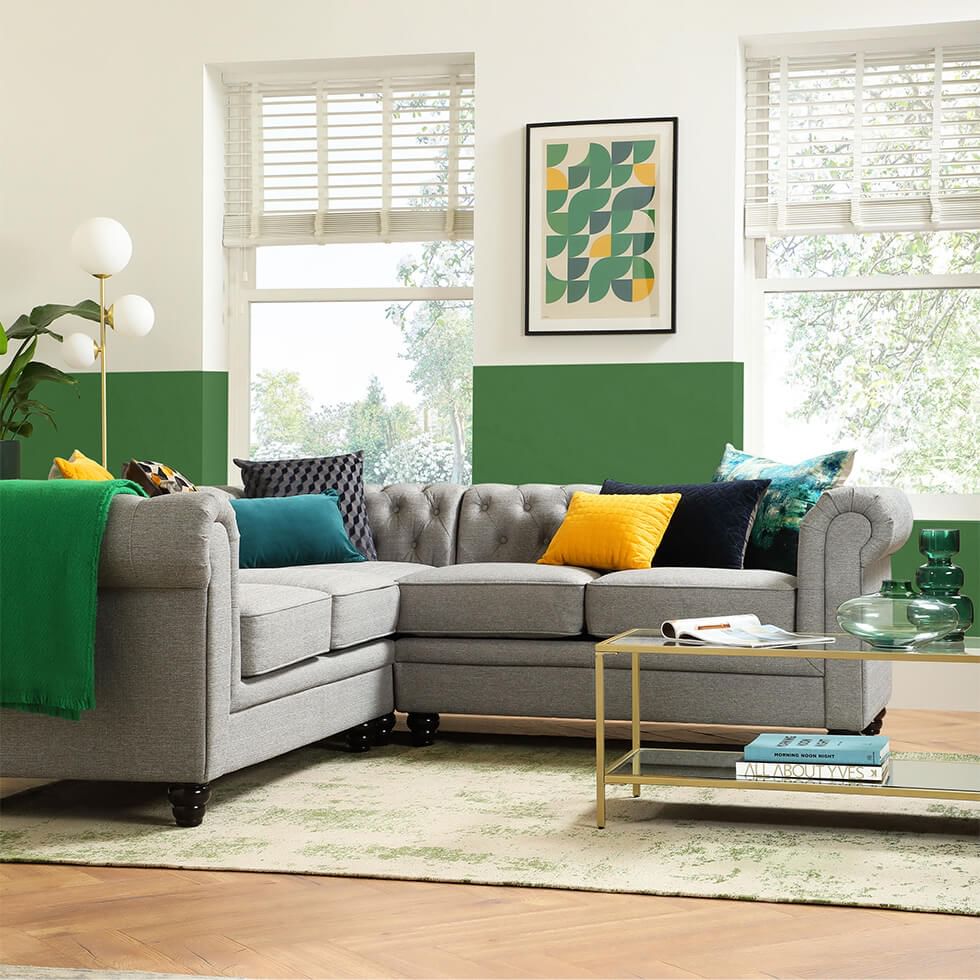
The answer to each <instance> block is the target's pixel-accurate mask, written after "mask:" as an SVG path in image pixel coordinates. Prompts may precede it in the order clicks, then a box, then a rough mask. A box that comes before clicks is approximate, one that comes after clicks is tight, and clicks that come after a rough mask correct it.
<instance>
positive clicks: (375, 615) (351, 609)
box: [239, 561, 428, 653]
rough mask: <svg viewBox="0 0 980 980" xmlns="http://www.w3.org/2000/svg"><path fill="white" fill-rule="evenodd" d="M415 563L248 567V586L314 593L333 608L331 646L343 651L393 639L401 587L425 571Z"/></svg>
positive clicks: (244, 575)
mask: <svg viewBox="0 0 980 980" xmlns="http://www.w3.org/2000/svg"><path fill="white" fill-rule="evenodd" d="M427 567H428V566H426V565H416V564H414V563H412V562H387V561H372V562H362V563H354V564H349V565H347V564H344V565H297V566H294V567H288V568H243V569H242V570H241V571H240V572H239V577H240V581H241V582H242V583H245V584H251V583H263V584H267V585H282V586H294V587H299V588H302V589H310V590H313V591H315V592H317V593H319V594H320V595H321V596H324V597H325V598H326V599H327V601H328V602H329V603H330V612H331V617H330V623H331V625H330V645H329V647H324V648H323V649H322V650H318V651H316V652H317V653H323V652H325V651H326V650H327V649H329V650H341V649H343V648H345V647H351V646H355V645H356V644H358V643H366V642H367V641H368V640H377V639H381V638H382V637H385V636H390V635H391V634H392V633H394V632H395V626H396V624H397V621H398V604H399V594H398V583H399V582H401V581H403V580H405V578H406V577H411V576H413V575H416V574H419V573H421V572H424V571H425V569H426V568H427Z"/></svg>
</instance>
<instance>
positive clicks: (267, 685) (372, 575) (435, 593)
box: [0, 484, 912, 826]
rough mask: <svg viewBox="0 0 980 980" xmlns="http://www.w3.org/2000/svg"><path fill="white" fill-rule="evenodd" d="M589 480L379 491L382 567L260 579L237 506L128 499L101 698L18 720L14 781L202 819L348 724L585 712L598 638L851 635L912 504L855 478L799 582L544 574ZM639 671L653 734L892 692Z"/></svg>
mask: <svg viewBox="0 0 980 980" xmlns="http://www.w3.org/2000/svg"><path fill="white" fill-rule="evenodd" d="M227 489H229V490H231V492H232V493H234V492H236V491H234V490H233V488H227ZM575 490H587V491H592V492H596V491H597V490H598V488H597V487H593V486H584V485H581V486H553V485H542V484H535V485H525V486H510V485H502V484H481V485H476V486H471V487H464V486H455V485H448V484H437V485H430V486H422V485H408V484H400V485H395V486H389V487H383V488H382V487H369V488H368V491H367V505H368V515H369V519H370V524H371V528H372V531H373V534H374V538H375V542H376V545H377V551H378V558H379V560H378V561H376V562H364V563H362V564H353V565H351V564H348V565H314V566H303V567H292V568H274V569H244V570H239V568H238V529H237V526H236V523H235V517H234V512H233V510H232V508H231V506H230V504H229V502H228V499H227V494H226V493H225V492H223V491H220V490H217V489H210V490H208V491H207V492H202V493H198V494H179V495H175V496H169V497H158V498H153V499H142V498H137V497H130V496H120V497H117V498H116V499H115V500H114V501H113V503H112V507H111V510H110V515H109V522H108V526H107V529H106V534H105V538H104V541H103V548H102V559H101V569H100V592H99V611H98V624H97V640H96V663H95V676H96V704H97V707H96V708H95V710H93V711H91V712H88V713H86V714H85V715H84V716H83V718H82V720H81V721H78V722H72V721H65V720H62V719H56V718H48V717H43V716H40V715H29V714H20V713H18V712H12V711H4V712H2V753H0V765H2V774H3V775H5V776H25V777H33V778H49V779H112V780H141V781H153V782H162V783H167V784H169V798H170V802H171V804H172V807H173V812H174V816H175V819H176V820H177V823H178V824H181V825H184V826H195V825H197V824H199V823H200V822H201V820H202V819H203V817H204V813H205V808H206V805H207V802H208V798H209V795H210V789H209V787H208V783H209V782H210V781H211V780H213V779H215V778H216V777H218V776H221V775H222V774H224V773H227V772H231V771H234V770H236V769H240V768H242V767H244V766H248V765H252V764H254V763H257V762H261V761H263V760H265V759H268V758H271V757H273V756H276V755H279V754H280V753H283V752H288V751H290V750H291V749H295V748H298V747H299V746H302V745H306V744H309V743H311V742H316V741H319V740H322V739H326V738H328V737H330V736H333V735H337V734H340V733H344V734H345V735H346V737H347V741H348V743H349V746H350V747H351V748H352V749H354V750H363V749H366V748H368V747H369V746H370V745H371V743H372V742H373V741H374V740H376V739H378V738H383V737H385V736H386V735H387V733H388V732H390V730H391V728H392V727H393V726H394V723H395V716H394V714H393V711H394V710H395V709H398V710H401V711H405V712H407V713H408V727H409V729H410V731H411V732H412V734H413V736H414V739H415V741H416V742H417V743H418V744H427V743H430V742H431V741H432V739H433V737H434V735H435V733H436V729H437V727H438V723H439V713H440V712H461V713H478V714H495V715H530V716H551V717H569V718H590V717H592V716H593V710H594V709H593V671H592V667H593V646H594V642H595V638H596V637H607V636H610V635H612V634H615V633H618V632H621V631H622V630H625V629H629V628H632V627H635V626H651V627H655V626H659V624H660V623H661V622H662V621H663V620H665V619H668V618H674V617H680V616H692V615H695V616H701V615H709V614H724V613H729V612H735V611H738V612H752V613H756V614H758V615H759V617H760V618H761V619H762V620H763V621H764V622H772V623H775V624H777V625H779V626H784V627H786V628H789V629H799V630H804V631H822V630H829V631H835V630H836V628H837V627H836V620H835V618H834V611H835V609H836V608H837V606H838V604H839V603H841V602H842V601H844V600H845V599H848V598H850V597H852V596H855V595H859V594H861V593H867V592H871V591H874V590H875V589H876V588H877V587H878V585H879V584H880V582H881V580H882V578H884V577H886V576H887V575H888V574H889V569H890V562H889V556H890V555H891V554H892V553H894V552H895V551H896V550H897V549H898V548H899V547H900V546H901V545H902V544H903V542H904V541H905V540H906V539H907V537H908V535H909V533H910V530H911V526H912V515H911V511H910V508H909V504H908V502H907V501H906V499H905V498H904V496H903V495H902V494H901V493H899V492H897V491H894V490H887V489H868V488H862V487H841V488H838V489H835V490H831V491H829V492H828V493H825V494H824V495H823V497H822V498H821V500H820V501H819V503H818V504H817V506H816V507H815V508H814V509H813V510H812V511H811V512H810V513H809V514H808V515H807V517H806V519H805V520H804V523H803V527H802V531H801V537H800V553H799V563H798V568H797V574H796V575H795V576H793V575H787V574H784V573H781V572H771V571H760V570H743V571H728V570H723V569H710V568H656V567H654V568H650V569H642V570H635V571H622V572H612V573H610V574H602V573H600V572H597V571H594V570H591V569H587V568H568V567H555V566H549V565H537V564H535V563H534V562H535V560H536V559H537V558H538V557H539V556H540V555H541V554H542V553H543V551H544V549H545V546H546V545H547V543H548V541H549V540H550V538H551V536H552V535H553V533H554V531H555V530H556V528H557V527H558V525H559V524H560V522H561V520H562V518H563V516H564V513H565V510H566V508H567V505H568V501H569V499H570V497H571V494H572V493H573V492H574V491H575ZM616 659H618V658H612V659H611V661H610V665H611V666H616V665H615V663H614V661H615V660H616ZM622 659H623V660H625V661H628V658H622ZM642 665H643V671H644V678H645V680H644V682H643V684H642V686H641V689H642V711H643V717H644V718H645V719H648V720H651V721H674V722H682V723H683V722H686V723H721V724H743V725H755V726H766V727H786V726H806V727H817V728H827V729H831V730H837V731H862V730H870V731H875V730H877V729H878V728H879V727H880V719H881V716H882V714H883V713H884V708H885V705H886V703H887V701H888V697H889V694H890V687H891V675H890V667H889V665H888V664H887V663H881V662H868V663H861V662H849V661H826V662H825V661H822V660H819V659H817V658H814V659H812V660H788V659H777V658H771V657H765V656H760V657H758V658H751V659H749V658H746V659H743V658H731V659H729V658H724V659H719V658H706V657H699V656H697V655H696V654H692V655H690V656H671V657H669V658H667V657H663V658H658V657H656V656H650V657H645V658H643V661H642ZM622 666H623V667H625V666H627V664H626V663H624V664H623V665H622ZM612 673H613V675H614V676H613V678H612V679H611V680H607V693H606V698H607V714H608V716H609V717H617V716H618V717H621V718H625V717H628V698H629V690H628V671H626V670H613V671H612Z"/></svg>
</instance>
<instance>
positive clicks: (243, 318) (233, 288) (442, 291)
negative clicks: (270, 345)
mask: <svg viewBox="0 0 980 980" xmlns="http://www.w3.org/2000/svg"><path fill="white" fill-rule="evenodd" d="M447 240H448V239H447ZM276 247H280V248H289V247H291V246H288V245H286V246H276ZM348 247H349V248H359V247H361V246H360V243H357V242H354V243H351V244H350V245H349V246H348ZM225 283H226V289H227V305H226V311H225V316H226V321H227V324H228V445H229V449H230V453H229V462H228V482H229V483H238V482H240V480H241V474H240V472H239V470H238V467H237V466H235V464H234V463H233V462H231V458H232V457H235V456H237V457H239V458H241V459H247V458H248V453H249V448H250V446H251V430H252V398H251V381H252V326H251V324H252V306H253V304H258V303H349V302H364V303H371V302H379V301H380V302H394V303H406V302H414V301H424V300H443V301H446V300H464V301H470V302H472V300H473V287H472V286H358V287H340V286H336V287H325V288H290V289H268V288H260V287H258V285H257V283H256V278H255V248H254V247H249V248H225Z"/></svg>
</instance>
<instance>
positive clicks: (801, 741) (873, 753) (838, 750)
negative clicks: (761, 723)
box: [742, 732, 888, 766]
mask: <svg viewBox="0 0 980 980" xmlns="http://www.w3.org/2000/svg"><path fill="white" fill-rule="evenodd" d="M742 758H743V759H744V760H745V761H746V762H804V763H812V764H822V765H828V764H830V765H844V766H880V765H882V764H883V763H884V762H885V760H886V759H887V758H888V739H887V738H886V737H885V736H884V735H784V734H780V733H771V732H770V733H766V734H763V735H759V736H758V738H756V739H755V740H754V741H752V742H750V743H749V744H748V745H746V746H745V752H744V753H743V755H742Z"/></svg>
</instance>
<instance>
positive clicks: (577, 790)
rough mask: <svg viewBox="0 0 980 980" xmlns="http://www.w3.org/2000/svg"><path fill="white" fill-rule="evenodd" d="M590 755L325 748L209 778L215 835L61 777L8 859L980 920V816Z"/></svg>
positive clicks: (19, 799) (10, 803) (561, 749)
mask: <svg viewBox="0 0 980 980" xmlns="http://www.w3.org/2000/svg"><path fill="white" fill-rule="evenodd" d="M592 761H593V756H592V749H591V746H590V745H589V744H588V743H587V742H578V741H576V740H571V739H567V740H560V741H559V740H545V739H516V738H511V739H505V738H499V737H498V738H493V739H491V738H487V737H483V738H480V739H478V740H477V739H471V738H464V737H461V736H459V737H452V738H450V737H446V738H443V739H441V740H440V741H439V742H437V744H436V745H434V746H431V747H428V748H424V749H416V748H412V747H409V746H406V745H401V744H393V745H389V746H385V747H382V748H376V749H374V750H373V751H372V752H370V753H368V754H366V755H348V754H346V753H343V752H339V751H335V750H333V749H329V748H324V747H321V746H311V747H309V748H305V749H300V750H298V751H296V752H293V753H290V754H289V755H286V756H282V757H281V758H278V759H273V760H271V761H270V762H266V763H263V764H262V765H259V766H254V767H252V768H251V769H247V770H245V771H243V772H239V773H234V774H232V775H230V776H226V777H224V778H222V779H220V780H217V781H216V782H215V783H214V784H213V790H214V793H213V797H212V803H211V806H210V807H209V808H208V815H207V818H206V820H205V822H204V825H203V826H202V827H200V828H197V829H179V828H177V827H174V826H173V824H172V822H171V817H170V810H169V806H168V805H167V803H166V800H165V797H164V792H163V788H162V787H160V786H148V785H138V784H136V785H134V784H86V783H80V782H63V783H55V784H51V785H48V786H44V787H41V788H40V789H36V790H31V791H28V792H26V793H23V794H21V795H19V796H15V797H12V798H10V799H8V800H5V801H4V804H3V811H4V813H3V821H2V825H0V859H2V860H5V861H30V862H54V863H67V864H98V865H135V866H154V867H177V868H204V869H209V868H210V869H223V870H237V871H285V872H299V873H305V874H327V875H356V876H366V877H377V878H407V879H415V880H427V881H452V882H476V883H480V884H496V885H500V884H510V885H532V886H539V887H548V888H574V889H590V890H598V891H617V892H641V893H650V894H656V895H692V896H702V897H711V898H738V899H750V900H757V901H767V902H807V903H821V904H834V905H862V906H872V907H880V908H898V909H912V910H920V911H929V912H956V913H963V914H978V913H980V846H978V840H980V838H978V828H980V824H978V817H980V807H977V806H974V805H972V804H965V803H964V804H941V803H935V802H930V801H926V800H901V799H893V798H889V799H883V798H871V797H858V796H816V795H813V794H806V795H804V794H789V793H775V792H767V793H764V794H763V793H749V792H744V791H738V790H727V791H723V790H701V789H676V788H660V787H652V786H645V787H643V795H642V797H641V798H640V799H638V800H636V799H633V798H632V796H631V795H630V789H629V787H628V786H624V787H610V788H609V804H608V812H607V825H606V829H605V830H601V831H600V830H596V828H595V824H594V819H595V800H594V796H593V794H594V781H593V775H592V772H593V770H592Z"/></svg>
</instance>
